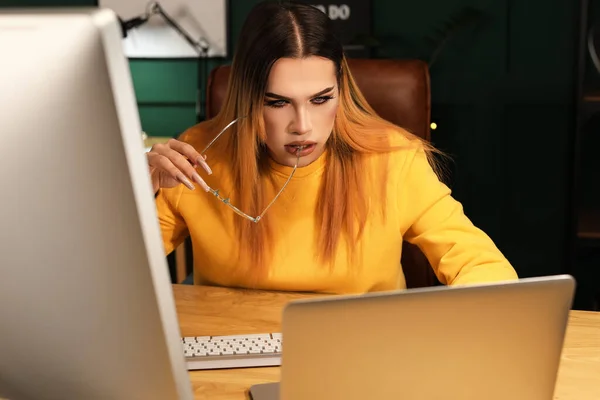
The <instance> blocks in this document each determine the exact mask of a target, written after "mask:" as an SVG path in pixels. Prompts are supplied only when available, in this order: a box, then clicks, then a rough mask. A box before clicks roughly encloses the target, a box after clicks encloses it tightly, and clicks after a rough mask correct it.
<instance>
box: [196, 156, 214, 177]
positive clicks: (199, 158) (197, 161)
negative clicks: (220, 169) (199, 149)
mask: <svg viewBox="0 0 600 400" xmlns="http://www.w3.org/2000/svg"><path fill="white" fill-rule="evenodd" d="M205 159H206V158H205V157H202V156H200V157H198V159H197V160H196V163H197V164H200V165H201V166H202V168H204V170H205V171H206V173H207V174H209V175H212V170H211V169H210V167H209V166H208V164H207V163H206V161H205Z"/></svg>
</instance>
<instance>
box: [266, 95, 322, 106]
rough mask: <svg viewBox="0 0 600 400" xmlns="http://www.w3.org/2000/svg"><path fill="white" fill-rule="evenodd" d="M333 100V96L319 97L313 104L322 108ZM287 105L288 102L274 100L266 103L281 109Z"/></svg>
mask: <svg viewBox="0 0 600 400" xmlns="http://www.w3.org/2000/svg"><path fill="white" fill-rule="evenodd" d="M331 99H333V96H319V97H315V98H314V99H312V100H311V102H312V103H313V104H314V105H315V106H320V105H323V104H325V103H327V102H328V101H329V100H331ZM315 100H317V101H318V102H317V103H315V102H314V101H315ZM287 103H288V101H287V100H272V101H267V102H266V103H265V105H266V106H267V107H273V108H281V107H283V106H285V105H286V104H287Z"/></svg>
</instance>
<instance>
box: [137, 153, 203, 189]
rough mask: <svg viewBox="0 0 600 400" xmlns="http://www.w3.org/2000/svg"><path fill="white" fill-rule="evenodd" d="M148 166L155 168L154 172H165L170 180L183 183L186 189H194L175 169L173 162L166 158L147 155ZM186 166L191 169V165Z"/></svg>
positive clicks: (151, 154) (182, 174) (157, 155)
mask: <svg viewBox="0 0 600 400" xmlns="http://www.w3.org/2000/svg"><path fill="white" fill-rule="evenodd" d="M180 157H181V155H180ZM182 158H183V157H182ZM148 164H149V165H150V166H151V168H155V171H156V170H161V171H165V172H166V173H167V174H168V175H169V176H170V177H171V178H173V179H175V180H177V181H179V182H181V183H183V184H184V185H185V186H186V187H187V188H188V189H190V190H194V189H195V187H194V185H193V184H192V182H190V180H189V179H188V178H187V177H186V176H185V175H184V173H183V172H182V171H181V170H180V169H179V168H177V166H176V165H175V164H173V162H172V161H171V160H170V159H169V158H168V157H167V156H165V155H163V154H158V153H148ZM188 166H189V168H192V166H191V165H189V164H188ZM192 170H193V168H192ZM195 172H196V171H194V173H195ZM196 175H197V174H196Z"/></svg>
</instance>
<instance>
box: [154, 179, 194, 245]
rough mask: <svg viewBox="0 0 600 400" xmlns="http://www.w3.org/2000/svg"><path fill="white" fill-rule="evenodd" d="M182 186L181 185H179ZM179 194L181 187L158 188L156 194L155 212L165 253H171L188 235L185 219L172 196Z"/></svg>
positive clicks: (176, 196)
mask: <svg viewBox="0 0 600 400" xmlns="http://www.w3.org/2000/svg"><path fill="white" fill-rule="evenodd" d="M179 186H182V185H179ZM180 195H181V187H177V188H174V189H167V190H165V189H160V190H159V191H158V194H157V196H156V212H157V214H158V222H159V224H160V230H161V233H162V240H163V247H164V249H165V255H168V254H169V253H171V252H172V251H173V250H174V249H175V248H177V246H179V245H180V244H181V243H182V242H183V241H184V240H185V238H186V237H187V236H188V229H187V225H186V223H185V220H184V219H183V217H182V216H181V214H180V213H179V211H178V210H177V207H176V202H175V204H174V202H173V199H172V197H175V198H176V199H178V198H179V196H180Z"/></svg>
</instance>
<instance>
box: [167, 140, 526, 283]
mask: <svg viewBox="0 0 600 400" xmlns="http://www.w3.org/2000/svg"><path fill="white" fill-rule="evenodd" d="M192 132H193V133H194V134H188V135H185V136H186V139H184V140H185V141H187V142H188V143H190V144H192V145H193V146H195V147H196V148H197V149H199V148H200V146H201V143H200V140H199V138H198V135H201V134H202V133H201V131H199V129H197V128H192V129H191V130H190V131H189V133H192ZM399 140H400V141H401V142H402V141H403V142H404V144H408V143H409V142H408V140H407V139H402V138H401V139H399ZM411 146H412V147H413V148H412V149H410V148H409V149H406V150H400V151H395V152H394V153H391V155H390V160H389V165H390V167H391V168H390V173H389V176H388V181H387V182H376V184H377V185H387V187H388V191H387V197H388V198H387V199H386V201H387V205H388V207H387V218H386V219H385V220H382V219H381V218H375V217H374V218H371V219H370V220H367V225H366V227H365V231H364V235H363V239H362V243H361V249H362V251H361V252H360V254H359V256H358V259H357V260H356V262H357V265H352V266H349V265H348V262H347V259H346V256H345V254H346V243H345V241H344V240H340V241H339V247H338V253H337V254H338V255H337V256H336V262H335V265H334V268H333V269H330V268H328V267H327V266H323V265H319V263H318V262H316V261H315V254H316V245H315V237H314V235H315V229H314V226H315V217H314V210H315V205H316V201H317V194H318V190H319V184H320V181H321V177H322V174H323V170H324V167H325V159H326V157H325V155H323V156H321V157H320V158H319V159H318V160H316V161H315V162H313V163H312V164H310V165H308V166H306V167H303V168H298V169H297V171H296V174H295V175H294V178H293V179H292V180H291V181H290V183H289V185H288V186H287V188H286V189H285V191H284V192H283V194H282V195H281V196H280V197H279V199H278V200H277V201H276V202H275V204H274V205H273V206H272V207H271V208H270V209H269V211H268V215H269V218H271V219H272V220H274V221H276V223H275V224H274V229H275V230H274V237H275V238H276V239H275V243H273V244H272V248H273V250H274V251H273V254H274V256H273V260H272V263H271V265H270V268H269V274H268V276H267V277H265V278H263V279H261V280H259V281H258V282H253V281H251V280H250V279H249V278H248V277H247V276H245V275H243V274H238V273H236V271H238V269H237V267H238V263H239V262H238V254H239V253H238V251H237V249H238V244H237V239H236V234H235V231H234V226H233V218H241V217H240V216H237V215H235V214H234V213H233V211H232V210H230V209H229V208H228V207H226V206H225V205H224V204H222V203H220V202H219V201H218V200H217V199H216V198H215V197H214V196H213V195H211V194H210V193H206V192H204V191H203V190H202V189H201V188H199V187H196V189H195V190H194V191H190V190H189V189H188V188H186V187H185V186H183V185H179V186H178V187H176V188H173V189H160V191H159V193H158V195H157V199H156V205H157V211H158V216H159V220H160V226H161V230H162V236H163V243H164V247H165V252H166V253H167V254H168V253H170V252H171V251H173V249H174V248H176V247H177V246H178V245H179V244H180V243H181V242H182V241H183V240H184V239H185V238H186V237H187V236H188V235H191V241H192V246H193V254H194V283H195V284H211V285H220V286H231V287H249V286H252V287H255V288H259V289H267V290H285V291H311V292H328V293H364V292H369V291H379V290H393V289H402V288H405V287H406V283H405V279H404V274H403V272H402V266H401V265H400V257H401V252H402V241H403V240H406V241H408V242H410V243H413V244H416V245H417V246H419V247H420V248H421V250H422V251H423V253H424V254H425V255H426V256H427V258H428V260H429V262H430V263H431V265H432V267H433V269H434V271H435V273H436V275H437V277H438V279H439V280H440V281H441V282H442V283H445V284H449V285H453V284H468V283H482V282H490V281H499V280H510V279H516V278H517V275H516V273H515V270H514V269H513V268H512V266H511V265H510V263H509V262H508V261H507V260H506V259H505V257H504V256H503V255H502V254H501V252H500V251H499V250H498V249H497V247H496V246H495V245H494V243H493V242H492V241H491V239H490V238H489V237H488V236H487V235H486V234H485V233H484V232H482V231H481V230H480V229H478V228H476V227H475V226H473V224H472V223H471V222H470V220H469V219H468V218H467V217H466V216H465V215H464V213H463V209H462V206H461V204H460V203H458V202H457V201H456V200H454V199H453V198H452V197H451V193H450V190H449V189H448V187H446V186H445V185H444V184H442V183H441V182H440V181H439V180H438V178H437V176H436V175H435V173H434V172H433V170H432V168H431V166H430V165H429V163H428V161H427V159H426V155H425V153H424V151H423V150H422V148H420V147H415V146H414V145H412V144H411ZM207 161H208V162H209V163H210V161H211V160H207ZM213 161H214V160H213ZM210 165H211V168H212V170H213V174H212V175H211V176H207V175H206V174H204V175H203V177H205V178H206V181H207V183H208V185H209V186H211V187H212V188H215V189H217V188H219V189H221V191H222V193H228V192H230V191H231V184H230V181H231V180H230V179H228V175H227V171H228V170H227V165H224V163H221V164H219V163H217V164H216V165H215V164H213V163H210ZM270 165H271V169H272V171H273V174H274V175H275V176H276V179H277V183H279V184H280V185H283V183H284V182H285V180H286V179H287V177H288V176H289V172H290V171H291V168H289V167H285V166H282V165H279V164H276V163H275V162H274V161H271V163H270ZM374 176H377V175H376V174H374ZM278 187H280V186H278ZM241 263H242V264H243V263H244V261H243V260H242V261H241ZM242 267H243V268H242V269H245V268H247V267H249V266H247V265H242Z"/></svg>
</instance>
